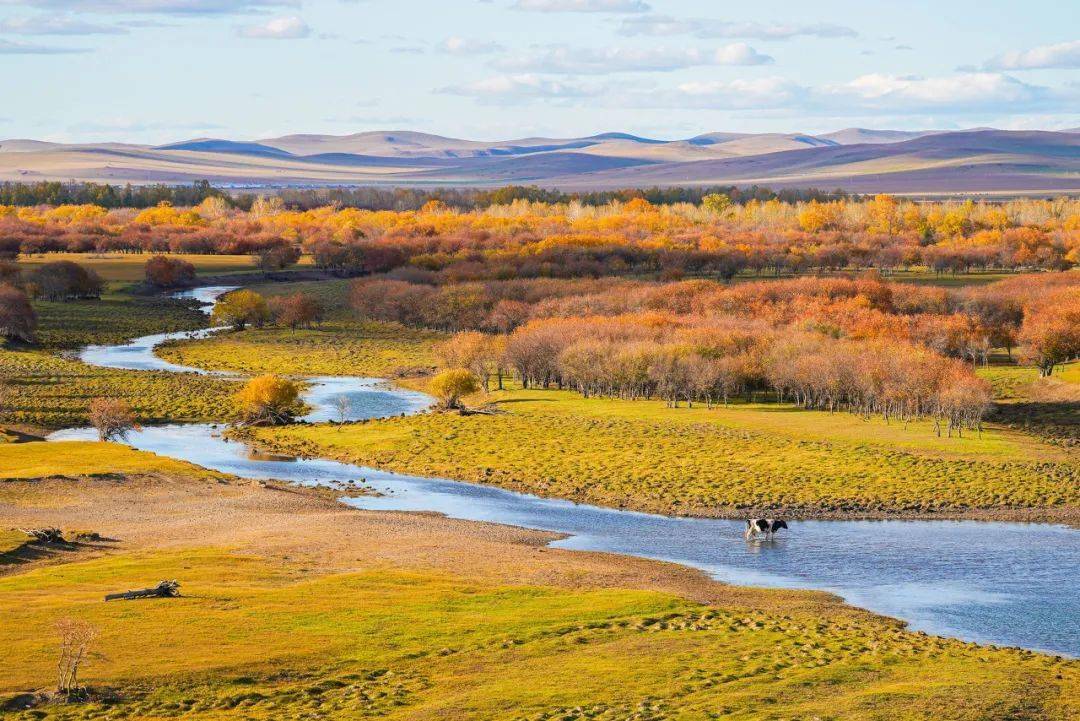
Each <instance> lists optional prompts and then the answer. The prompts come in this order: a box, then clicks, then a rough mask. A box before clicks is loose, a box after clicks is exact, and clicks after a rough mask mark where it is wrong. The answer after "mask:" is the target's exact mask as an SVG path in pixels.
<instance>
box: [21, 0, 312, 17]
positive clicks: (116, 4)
mask: <svg viewBox="0 0 1080 721" xmlns="http://www.w3.org/2000/svg"><path fill="white" fill-rule="evenodd" d="M0 5H15V6H23V7H35V8H41V9H44V10H53V11H57V10H59V11H73V12H99V13H117V14H129V15H130V14H155V15H232V14H237V13H250V12H260V11H265V10H267V9H269V8H276V7H283V6H288V7H296V6H298V5H299V2H298V0H0Z"/></svg>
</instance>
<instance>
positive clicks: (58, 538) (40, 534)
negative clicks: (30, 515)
mask: <svg viewBox="0 0 1080 721" xmlns="http://www.w3.org/2000/svg"><path fill="white" fill-rule="evenodd" d="M19 530H20V531H22V532H23V533H25V534H26V535H28V536H30V537H31V538H33V539H34V540H35V541H40V542H41V543H64V542H65V541H64V532H63V531H61V530H60V529H59V528H20V529H19Z"/></svg>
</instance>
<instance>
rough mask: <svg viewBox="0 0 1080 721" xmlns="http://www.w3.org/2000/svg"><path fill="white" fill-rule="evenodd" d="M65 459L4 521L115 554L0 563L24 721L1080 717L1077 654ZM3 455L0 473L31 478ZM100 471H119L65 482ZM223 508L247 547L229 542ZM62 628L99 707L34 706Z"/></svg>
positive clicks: (176, 472)
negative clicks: (68, 631)
mask: <svg viewBox="0 0 1080 721" xmlns="http://www.w3.org/2000/svg"><path fill="white" fill-rule="evenodd" d="M59 445H60V447H61V449H62V450H61V451H60V455H61V457H62V458H64V459H65V460H63V461H61V462H60V464H61V465H62V466H63V468H64V470H65V471H66V473H69V474H72V477H70V478H67V479H53V480H7V481H4V482H0V525H5V524H11V523H26V520H25V519H27V518H41V519H43V520H47V521H48V522H52V523H56V524H59V525H63V526H65V527H68V528H71V527H84V528H85V527H88V526H86V525H85V524H88V523H92V524H94V525H93V526H92V528H93V530H96V531H100V532H102V533H103V534H106V535H108V536H110V537H112V538H114V539H115V540H114V541H110V542H107V543H94V544H84V545H83V546H79V547H74V548H72V549H71V550H70V551H69V552H68V553H64V554H60V555H59V556H51V557H47V558H44V559H33V560H25V559H20V560H19V561H17V562H15V563H13V564H6V565H0V603H2V604H3V606H4V608H5V622H4V623H3V624H0V647H2V648H4V649H5V658H6V659H17V661H18V662H17V663H5V664H3V665H0V708H4V709H5V711H6V714H5V715H6V716H8V717H10V718H13V719H18V720H19V721H30V720H31V719H34V720H37V719H58V720H59V719H63V720H65V721H66V720H75V719H124V718H131V719H137V718H138V719H141V718H175V717H184V718H199V719H203V718H205V719H224V718H236V717H237V716H238V715H241V716H243V717H244V718H249V719H279V718H300V717H303V718H326V719H338V718H341V719H344V718H357V717H379V718H387V719H421V718H434V717H438V718H447V719H466V718H468V719H508V718H510V719H521V720H528V721H540V720H541V719H542V720H545V721H546V720H549V719H550V720H553V719H607V720H609V721H615V720H616V719H618V720H622V719H639V720H645V719H656V720H659V719H701V718H730V719H746V720H747V721H749V720H751V719H753V720H755V721H757V720H759V719H771V720H775V721H781V720H782V719H804V718H821V719H840V718H843V719H855V720H867V721H870V720H881V721H884V720H885V719H888V720H889V721H894V720H897V719H899V720H901V721H903V720H905V719H911V720H914V719H927V718H931V717H933V718H938V719H950V720H955V721H962V720H971V721H975V720H976V719H989V718H1006V717H1009V718H1012V717H1015V718H1025V719H1056V718H1066V717H1069V716H1070V715H1071V714H1073V713H1075V712H1076V711H1077V710H1078V709H1077V699H1078V698H1080V695H1078V689H1080V665H1078V664H1077V663H1076V662H1075V661H1069V660H1064V659H1060V658H1056V657H1051V656H1045V655H1041V654H1035V653H1030V652H1027V651H1021V650H1016V649H999V648H990V647H980V646H977V645H974V644H969V643H964V642H960V641H955V640H949V639H942V638H935V637H931V636H927V635H925V634H922V633H912V632H909V631H906V630H904V629H903V627H902V624H900V623H898V622H895V621H893V620H890V619H886V618H882V617H877V616H873V615H871V614H868V613H866V612H863V611H859V610H857V609H853V608H851V607H848V606H845V605H843V604H842V603H840V602H839V601H837V600H836V599H834V598H832V597H829V596H827V595H825V594H818V593H811V592H800V591H768V590H752V589H739V588H733V587H727V586H723V585H721V584H717V583H713V582H710V581H708V580H706V579H705V578H704V577H702V576H700V575H699V574H697V573H696V572H692V571H689V570H687V569H681V568H679V567H677V566H668V565H665V564H658V563H654V562H650V561H644V560H635V559H621V558H619V557H615V556H608V555H604V554H588V553H579V552H569V551H558V550H553V549H544V548H542V547H541V544H542V542H543V541H545V540H548V539H547V538H546V537H545V535H544V534H539V533H536V532H531V531H524V530H521V531H513V530H512V529H506V528H505V527H501V526H488V525H484V524H477V523H467V522H458V521H449V520H447V519H442V518H437V517H431V516H425V515H416V514H365V513H359V512H356V511H351V510H345V509H344V508H342V507H341V506H338V505H337V504H336V502H334V501H332V500H329V499H325V498H323V497H320V496H312V495H309V494H307V493H305V492H302V491H291V492H288V493H283V492H282V490H281V489H278V488H272V487H267V488H263V487H260V486H258V485H251V484H238V483H235V482H229V481H228V479H227V478H220V477H218V478H207V477H206V475H205V474H204V473H202V472H200V471H198V470H196V469H193V468H191V467H186V468H185V467H184V466H185V464H178V463H176V462H171V461H165V460H164V459H160V458H158V457H155V456H151V455H150V454H145V453H140V452H136V451H130V450H127V449H121V448H119V447H118V446H116V445H114V444H96V443H72V444H59ZM43 446H44V444H33V443H31V444H23V445H22V446H20V447H19V448H20V452H21V456H20V457H19V458H18V459H16V460H15V463H14V464H12V465H14V466H17V467H18V468H21V469H25V470H29V471H30V472H31V473H35V472H37V471H35V470H33V469H36V468H39V467H44V466H48V465H49V464H51V463H52V459H53V458H54V456H55V455H56V453H57V451H56V450H54V449H55V448H56V444H49V447H47V448H43ZM35 456H36V458H35ZM8 458H10V456H7V455H5V456H4V458H3V461H2V462H0V467H2V468H3V469H5V472H6V473H7V474H8V475H13V476H18V477H25V476H24V475H23V474H24V472H25V471H14V472H13V471H11V470H10V469H9V461H8ZM106 465H113V466H114V468H115V470H114V472H112V473H110V474H107V475H104V476H96V477H95V476H92V475H86V476H81V475H79V474H80V473H89V474H92V473H94V472H95V471H97V470H99V469H101V468H103V467H104V466H106ZM45 491H47V492H45ZM118 491H122V493H120V492H118ZM166 494H167V495H166ZM121 508H123V509H126V511H125V512H123V513H119V512H118V511H119V509H121ZM181 509H183V511H184V512H179V511H180V510H181ZM222 513H228V514H229V515H228V517H229V518H230V519H231V522H232V523H233V524H236V525H239V526H241V527H242V528H243V529H244V530H243V532H237V530H236V528H223V527H222V524H221V521H220V518H221V514H222ZM79 524H82V525H79ZM226 538H229V539H231V540H229V541H225V539H226ZM6 539H7V537H6V536H3V537H0V543H3V542H4V541H5V540H6ZM317 539H321V540H317ZM418 548H424V549H427V550H425V551H423V552H421V553H418V552H417V549H418ZM2 549H3V546H0V550H2ZM330 549H333V552H329V550H330ZM159 578H177V579H179V580H180V581H181V584H182V586H181V591H182V594H183V596H182V597H181V598H178V599H171V600H150V601H141V602H130V603H124V602H115V603H104V602H102V597H103V595H104V594H106V593H109V592H112V591H115V590H118V589H126V588H135V587H140V586H143V585H146V583H147V582H148V581H156V580H157V579H159ZM65 617H73V618H79V619H81V620H84V621H86V622H88V623H91V624H92V625H93V626H94V627H95V628H96V629H98V631H99V635H98V638H97V639H96V641H95V642H94V645H93V649H92V653H91V655H90V657H89V659H88V661H87V663H86V665H85V669H84V671H83V674H82V678H83V680H84V681H85V682H86V683H87V684H88V685H89V687H90V689H91V690H92V694H93V695H92V697H91V700H90V701H88V702H84V703H77V704H43V705H42V704H40V698H39V697H37V696H35V695H34V694H35V692H36V690H38V689H42V688H47V687H48V686H49V684H50V683H51V681H52V679H53V676H54V674H55V656H56V650H55V649H56V645H55V644H56V641H55V636H54V630H53V624H54V623H55V622H56V620H57V619H59V618H65ZM5 704H6V705H5ZM26 705H33V706H34V707H33V708H29V709H26V710H20V708H22V707H24V706H26Z"/></svg>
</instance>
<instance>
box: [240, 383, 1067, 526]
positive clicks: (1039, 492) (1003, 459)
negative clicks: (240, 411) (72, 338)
mask: <svg viewBox="0 0 1080 721" xmlns="http://www.w3.org/2000/svg"><path fill="white" fill-rule="evenodd" d="M420 387H423V386H422V384H420ZM474 402H477V403H479V402H483V403H487V404H489V405H488V407H490V408H493V409H495V410H496V411H497V412H496V414H495V415H461V414H458V413H431V414H425V415H419V416H410V417H407V418H390V419H386V420H381V421H371V422H365V423H354V424H346V425H344V426H342V427H337V428H330V427H327V426H292V427H282V428H273V429H255V430H253V431H251V436H252V437H253V438H254V439H255V440H256V441H257V442H259V443H260V444H265V445H266V446H267V447H269V448H272V449H274V450H275V451H278V452H284V453H292V454H296V455H305V456H315V455H318V456H328V457H333V458H337V459H340V460H345V461H349V462H352V463H357V464H359V465H369V466H376V467H380V468H387V469H390V470H394V471H400V472H404V473H411V474H417V475H430V476H439V477H445V478H452V479H457V480H464V481H473V482H478V483H491V484H495V485H500V486H504V487H507V488H511V489H513V490H519V491H525V492H529V493H536V494H539V495H543V496H554V497H559V498H569V499H572V500H576V501H581V502H588V503H593V504H599V505H607V506H614V507H619V508H631V509H636V510H642V511H649V512H660V513H675V514H685V515H703V516H734V517H738V516H741V515H745V514H746V513H748V512H751V511H752V510H760V511H772V512H775V513H779V514H780V515H789V516H792V515H793V516H797V517H807V516H809V517H833V518H837V517H851V516H869V517H880V516H887V515H896V516H916V515H941V516H963V515H979V514H981V513H989V514H997V515H998V516H999V517H1008V516H1010V514H1015V517H1024V518H1029V517H1031V516H1032V511H1034V515H1035V516H1044V517H1046V518H1059V517H1072V515H1074V514H1075V511H1076V508H1077V506H1080V467H1078V466H1077V464H1076V459H1075V457H1073V456H1072V455H1070V454H1069V453H1068V452H1067V451H1064V450H1063V449H1060V448H1058V447H1055V446H1053V445H1049V444H1046V443H1043V442H1040V441H1038V440H1037V439H1035V438H1033V437H1032V436H1028V435H1025V434H1022V433H1019V432H1015V431H1010V430H1007V429H1001V428H994V429H989V430H987V431H984V432H983V433H982V434H981V437H980V436H979V435H971V436H967V437H965V438H962V439H961V438H951V439H949V438H939V437H937V436H936V435H934V434H933V432H932V430H931V429H930V428H929V425H928V424H926V423H911V424H906V426H905V424H902V423H892V424H886V423H885V422H883V421H880V420H873V421H865V420H863V419H861V418H859V417H857V416H855V415H852V414H848V413H834V414H830V413H826V412H821V411H805V410H800V409H797V408H796V407H794V406H790V405H787V406H784V405H778V404H736V405H732V406H730V407H727V408H723V407H718V408H712V409H707V408H705V407H700V406H699V407H695V408H693V409H690V408H677V409H676V408H668V407H666V405H665V404H664V403H662V402H660V401H621V400H615V399H595V398H594V399H584V398H581V397H580V396H578V395H577V394H574V393H571V392H569V391H556V390H527V391H526V390H514V391H509V392H504V393H495V394H492V396H491V397H490V398H479V397H478V398H476V399H474ZM1074 520H1075V519H1074Z"/></svg>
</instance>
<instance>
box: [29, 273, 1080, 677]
mask: <svg viewBox="0 0 1080 721" xmlns="http://www.w3.org/2000/svg"><path fill="white" fill-rule="evenodd" d="M221 291H222V289H201V291H200V295H199V296H196V297H201V299H203V300H207V301H209V300H211V299H212V297H213V294H214V293H215V292H221ZM180 335H185V334H180ZM155 338H157V339H159V340H158V341H154V340H153V339H155ZM160 338H162V336H151V337H148V338H145V339H139V340H136V341H134V342H133V343H131V344H128V345H126V346H119V347H114V348H111V349H110V348H106V347H97V348H90V349H87V351H86V352H85V353H84V354H83V359H84V360H85V361H86V362H88V363H93V364H96V365H108V366H112V367H123V368H143V369H145V368H155V369H159V370H177V369H178V368H180V367H178V366H174V365H172V364H169V363H167V362H165V361H162V360H160V359H156V357H155V356H153V352H152V348H153V345H154V344H155V342H160ZM311 381H312V383H313V385H312V387H311V388H310V389H309V391H308V392H307V393H306V395H305V400H306V401H307V402H308V403H309V404H310V405H311V406H312V407H313V408H314V409H315V410H314V411H313V412H312V413H311V414H310V415H309V416H308V420H312V421H325V420H330V419H334V420H336V419H337V416H338V410H337V409H336V407H335V401H336V399H337V398H338V397H339V396H341V395H345V396H346V397H348V398H349V401H350V402H349V407H348V410H347V418H348V419H350V420H359V419H363V418H377V417H385V416H390V415H398V414H402V413H415V412H417V411H420V410H423V409H424V408H425V407H427V406H428V404H429V402H430V399H429V398H427V397H426V396H424V395H423V394H420V393H415V392H412V391H405V390H400V389H395V388H391V387H390V386H388V385H386V384H385V383H384V382H382V381H379V380H377V379H371V378H313V379H311ZM220 430H222V429H220V428H217V427H215V426H212V425H207V424H190V425H174V426H157V427H149V428H146V429H144V430H143V431H142V432H140V433H135V434H132V435H131V437H130V438H129V440H128V442H129V443H130V444H131V445H133V446H135V447H136V448H140V449H143V450H148V451H153V452H156V453H160V454H162V455H167V456H170V457H173V458H180V459H183V460H187V461H191V462H192V463H196V464H198V465H201V466H204V467H207V468H212V469H214V470H218V471H223V472H227V473H233V474H236V475H238V476H241V477H245V478H259V479H267V478H278V479H282V480H289V481H295V482H297V483H303V484H327V483H333V482H344V481H360V480H361V479H364V481H365V482H366V484H367V486H368V487H369V488H371V489H373V490H376V491H378V492H380V493H382V494H383V495H382V496H379V497H375V496H365V497H361V498H353V499H348V500H347V501H346V502H347V503H349V504H351V505H353V506H356V507H358V508H364V509H368V510H375V511H378V510H423V511H438V512H442V513H445V514H447V515H449V516H453V517H455V518H464V519H469V520H478V521H492V522H498V523H507V524H513V525H517V526H525V527H528V528H537V529H543V530H550V531H557V532H561V533H566V534H569V535H568V537H567V538H565V539H562V540H559V541H556V542H555V543H554V544H553V545H555V546H558V547H561V548H572V549H580V550H594V551H610V552H616V553H625V554H631V555H636V556H643V557H647V558H655V559H660V560H667V561H675V562H679V563H683V564H686V565H690V566H694V567H697V568H701V569H703V570H705V571H707V572H708V573H710V574H711V575H713V576H714V577H716V578H717V579H719V580H722V581H727V582H731V583H737V584H742V585H753V586H769V587H783V588H808V589H818V590H825V591H831V592H833V593H836V594H838V595H840V596H842V597H843V598H844V599H845V600H847V601H848V602H849V603H852V604H854V605H857V606H861V607H863V608H867V609H870V610H872V611H876V612H878V613H883V614H886V615H889V616H894V617H897V618H902V619H904V620H906V621H908V622H909V623H910V624H911V626H912V628H914V629H916V630H921V631H926V632H928V633H935V634H940V635H947V636H955V637H958V638H963V639H966V640H971V641H979V642H982V643H995V644H1002V645H1010V646H1023V647H1026V648H1031V649H1037V650H1045V651H1050V652H1054V653H1060V654H1066V655H1071V656H1080V531H1077V530H1075V529H1070V528H1066V527H1063V526H1052V525H1044V524H1018V523H985V522H975V521H802V522H797V521H791V522H789V525H790V526H791V528H790V530H789V532H786V533H785V532H783V531H782V532H781V534H782V535H781V537H780V538H779V539H777V540H775V541H772V542H758V543H747V542H746V541H744V540H743V538H742V523H741V522H738V521H725V520H714V519H691V518H672V517H667V516H657V515H650V514H643V513H634V512H629V511H619V510H614V509H608V508H598V507H595V506H588V505H581V504H575V503H572V502H569V501H561V500H550V499H542V498H537V497H535V496H529V495H525V494H520V493H514V492H511V491H506V490H503V489H500V488H495V487H491V486H481V485H476V484H470V483H460V482H455V481H448V480H442V479H432V478H419V477H415V476H406V475H399V474H394V473H387V472H384V471H379V470H376V469H371V468H362V467H358V466H353V465H349V464H345V463H338V462H335V461H328V460H321V459H308V460H301V459H292V458H281V457H272V456H271V457H268V456H266V455H264V454H258V453H253V452H252V451H251V450H250V449H248V448H247V447H245V446H244V445H243V444H240V443H235V442H228V441H225V440H223V439H222V438H220V436H219V435H218V434H219V432H220ZM331 432H332V431H331ZM92 437H93V434H92V432H90V431H88V430H86V429H73V430H68V431H60V432H58V433H56V434H54V435H53V436H52V437H51V440H65V439H74V438H92Z"/></svg>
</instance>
